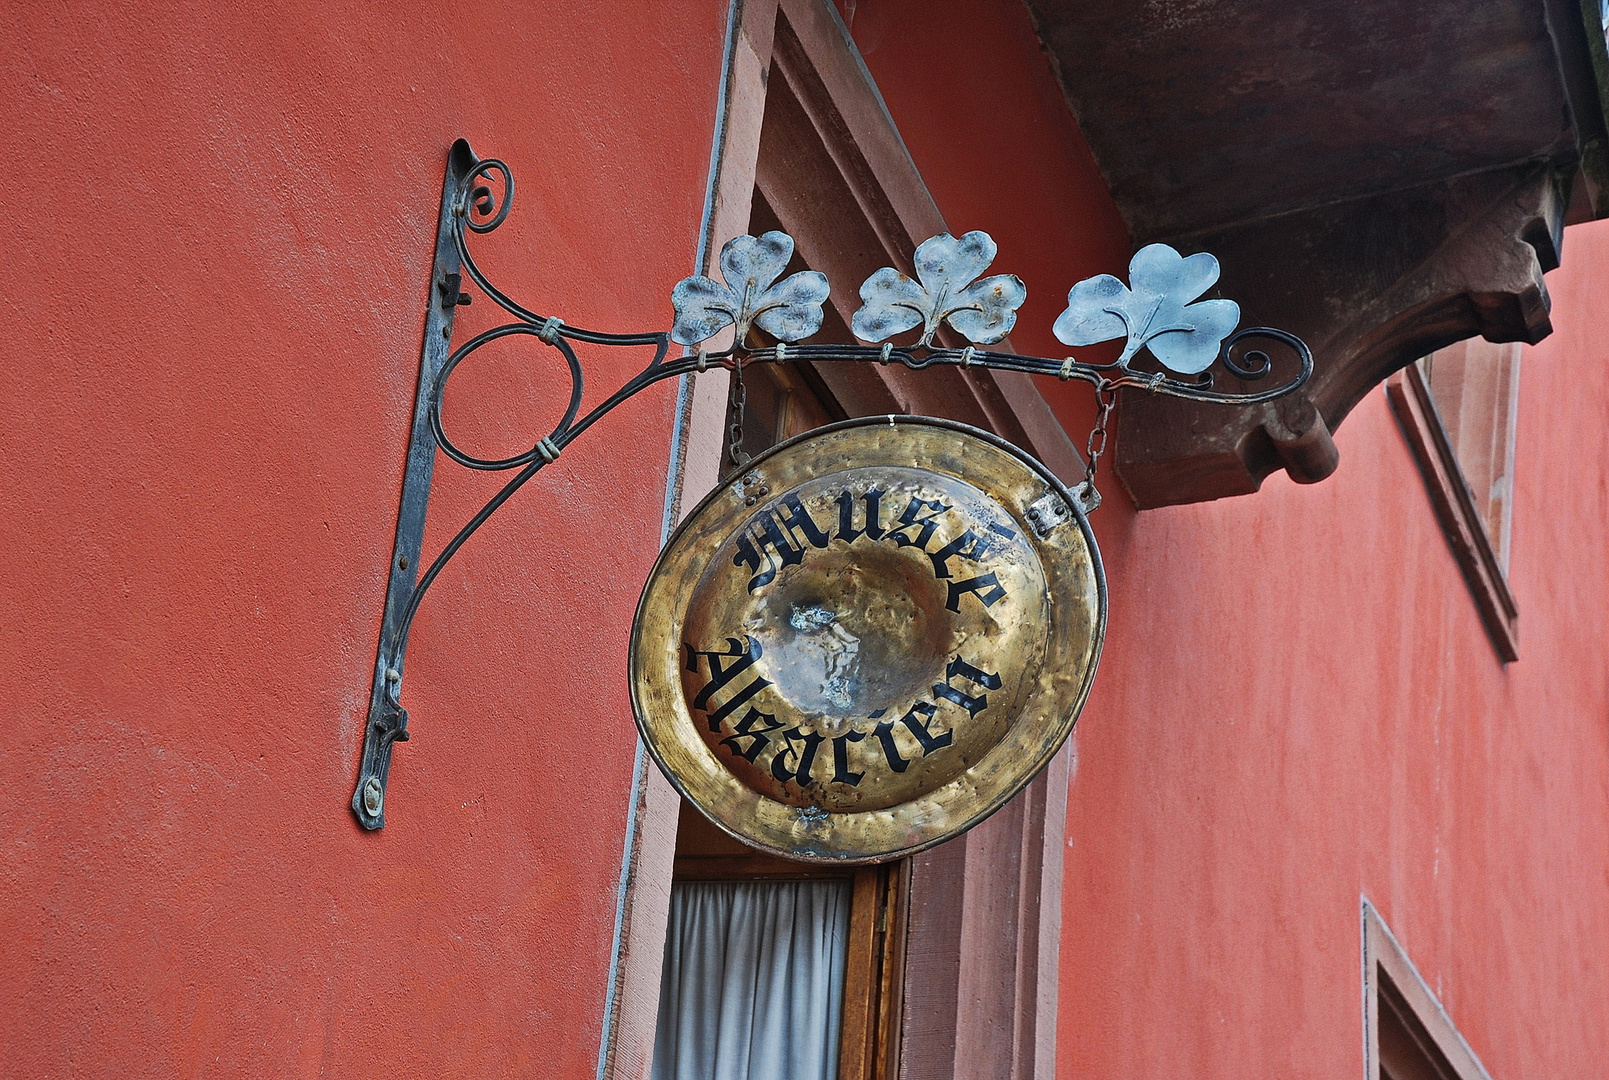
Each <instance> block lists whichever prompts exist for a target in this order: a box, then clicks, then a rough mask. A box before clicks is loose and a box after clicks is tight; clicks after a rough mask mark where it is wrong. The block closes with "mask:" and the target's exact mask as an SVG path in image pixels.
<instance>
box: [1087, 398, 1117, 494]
mask: <svg viewBox="0 0 1609 1080" xmlns="http://www.w3.org/2000/svg"><path fill="white" fill-rule="evenodd" d="M1095 403H1096V406H1097V407H1098V411H1097V412H1096V414H1095V427H1094V428H1093V429H1091V430H1090V433H1089V439H1088V441H1086V442H1085V443H1084V461H1085V463H1086V464H1085V466H1084V482H1083V484H1081V485H1080V497H1081V498H1083V499H1084V500H1085V501H1086V502H1093V503H1094V505H1099V500H1100V494H1099V493H1098V492H1097V491H1096V490H1095V472H1096V470H1097V469H1099V468H1100V464H1101V455H1102V454H1104V453H1106V441H1107V438H1108V435H1107V429H1106V423H1107V420H1108V419H1110V418H1111V415H1112V409H1113V408H1114V407H1115V406H1116V405H1117V388H1116V387H1114V386H1112V385H1111V384H1110V383H1108V382H1106V381H1105V380H1102V382H1101V383H1100V384H1099V385H1097V386H1096V388H1095ZM1092 508H1093V507H1092Z"/></svg>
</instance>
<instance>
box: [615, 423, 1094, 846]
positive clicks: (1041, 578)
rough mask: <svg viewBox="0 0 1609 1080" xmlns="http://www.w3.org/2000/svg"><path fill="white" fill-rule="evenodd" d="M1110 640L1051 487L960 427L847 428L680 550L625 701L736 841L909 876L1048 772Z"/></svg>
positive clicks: (728, 488)
mask: <svg viewBox="0 0 1609 1080" xmlns="http://www.w3.org/2000/svg"><path fill="white" fill-rule="evenodd" d="M1105 620H1106V591H1105V581H1104V578H1103V576H1102V573H1101V565H1100V557H1099V555H1098V553H1097V551H1096V548H1095V542H1094V537H1093V535H1092V534H1091V533H1090V530H1089V525H1088V523H1087V522H1086V521H1085V519H1084V516H1083V514H1082V513H1081V512H1080V511H1079V510H1078V509H1077V507H1076V504H1075V502H1074V500H1073V498H1072V496H1071V495H1070V494H1069V493H1068V491H1067V490H1066V489H1065V488H1064V487H1063V486H1062V484H1061V483H1060V482H1059V481H1057V480H1056V478H1055V477H1053V476H1052V475H1051V474H1050V473H1049V472H1048V471H1047V470H1046V469H1045V468H1044V467H1043V466H1042V465H1040V464H1039V463H1038V462H1036V461H1034V460H1033V459H1031V458H1029V457H1027V456H1026V455H1024V454H1023V453H1022V452H1021V451H1019V450H1017V449H1016V448H1015V447H1012V446H1010V445H1009V444H1007V443H1004V442H1002V441H1000V440H998V439H996V438H995V437H993V436H991V435H988V434H986V433H984V432H981V431H978V430H976V429H973V428H969V427H965V426H964V425H960V424H954V423H949V422H946V421H939V420H928V419H922V418H911V417H879V418H876V419H875V420H854V421H849V422H847V423H844V424H837V425H834V426H832V427H828V428H823V429H821V430H820V431H817V432H814V433H811V434H810V435H807V436H803V437H801V438H799V439H795V440H793V441H792V442H789V443H785V444H783V445H782V446H779V447H777V448H776V449H774V450H772V451H770V452H769V453H767V454H765V455H763V456H762V457H760V458H757V459H756V460H755V461H754V462H752V463H751V464H750V465H749V466H748V467H747V468H746V469H745V470H743V471H742V472H740V473H739V474H737V475H735V476H733V477H732V478H731V479H730V480H728V481H727V482H726V483H725V484H724V485H723V486H721V487H720V488H718V489H717V490H716V491H715V492H713V493H712V494H711V495H710V496H709V498H707V499H705V500H704V502H703V503H701V504H700V505H699V507H698V508H697V509H696V510H694V511H693V513H692V514H691V515H689V516H688V518H687V520H686V521H685V522H683V524H682V526H681V527H680V528H679V529H678V530H677V531H676V533H675V535H674V536H672V537H671V540H670V543H669V544H668V545H667V546H666V548H665V550H664V552H663V553H662V554H661V555H660V558H659V561H658V563H657V564H656V565H655V567H654V571H653V573H652V575H650V577H649V581H648V585H647V587H646V589H645V590H644V592H643V597H642V602H641V604H640V605H639V607H638V611H637V623H636V626H635V628H634V631H633V636H632V702H633V706H634V708H635V710H636V715H637V723H638V725H639V727H640V728H641V730H642V733H643V736H644V738H645V740H646V742H647V744H648V748H649V750H650V751H651V752H652V754H653V756H654V758H655V760H656V761H657V762H658V763H659V765H660V767H661V768H662V769H663V770H664V772H665V774H666V775H667V776H668V777H669V778H670V779H671V781H672V783H674V784H675V785H676V786H677V787H678V788H679V789H680V790H681V792H682V793H683V795H685V796H686V797H687V798H688V799H690V800H691V801H692V802H693V803H694V804H695V805H697V806H698V807H699V809H701V810H702V811H703V812H704V813H705V814H706V815H708V816H709V817H710V818H711V819H712V820H714V821H715V822H716V823H717V824H718V825H720V826H721V827H722V828H724V829H726V830H727V831H728V832H730V833H732V834H733V835H735V836H737V837H738V838H739V839H742V840H744V841H746V842H748V843H750V844H752V845H754V846H756V847H759V848H763V849H766V850H769V851H772V852H775V853H777V854H781V855H785V856H788V857H790V858H796V859H806V860H813V861H826V862H869V861H878V860H883V859H890V858H896V857H898V856H901V855H905V854H909V853H910V852H913V851H917V850H920V849H921V848H924V847H928V846H930V845H932V844H936V843H938V842H940V841H942V840H945V839H948V838H949V837H951V836H954V835H956V834H957V833H960V832H962V831H964V830H965V829H967V828H970V827H971V826H973V825H975V824H977V823H978V822H979V821H981V820H982V819H983V818H984V817H986V816H988V815H989V814H990V813H992V812H993V811H995V810H996V809H998V808H999V807H1000V806H1001V805H1003V804H1004V803H1005V802H1006V800H1008V799H1009V798H1011V796H1012V795H1014V794H1016V793H1017V792H1018V791H1019V790H1021V788H1022V787H1023V786H1024V785H1025V784H1027V783H1028V782H1029V781H1030V780H1032V779H1033V777H1034V776H1035V775H1036V774H1038V772H1039V771H1040V770H1041V769H1042V768H1044V766H1045V765H1046V764H1047V763H1048V762H1049V761H1050V758H1051V756H1052V755H1053V754H1054V753H1055V752H1056V750H1057V749H1058V748H1059V747H1060V746H1061V744H1062V743H1063V742H1064V741H1065V740H1066V738H1067V736H1068V734H1069V733H1070V732H1071V731H1072V728H1073V723H1074V721H1075V720H1076V719H1077V718H1078V713H1079V710H1080V709H1081V708H1082V707H1083V704H1084V699H1085V697H1086V696H1087V695H1088V693H1089V687H1090V682H1091V680H1092V678H1093V676H1094V672H1095V665H1096V661H1097V660H1098V659H1099V656H1100V648H1101V636H1102V632H1103V630H1104V628H1105Z"/></svg>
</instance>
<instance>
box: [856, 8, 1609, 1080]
mask: <svg viewBox="0 0 1609 1080" xmlns="http://www.w3.org/2000/svg"><path fill="white" fill-rule="evenodd" d="M843 7H844V9H845V10H846V12H848V11H850V6H848V5H843ZM852 14H853V23H852V27H853V32H854V34H855V36H856V38H857V40H858V41H859V42H860V44H861V47H862V49H863V51H864V52H865V53H866V57H867V63H868V66H869V67H870V68H871V70H872V72H873V74H874V75H875V77H876V78H877V80H878V84H879V87H880V89H881V90H882V92H883V95H884V97H885V99H886V100H887V101H888V104H889V108H890V111H891V112H892V114H893V116H894V118H895V121H896V122H897V123H898V124H899V125H900V128H901V130H902V132H903V133H904V135H905V137H906V140H907V143H908V145H909V146H910V149H911V152H912V155H913V157H914V158H915V160H916V163H917V165H918V167H919V168H920V169H921V171H922V173H923V176H924V178H925V179H926V180H927V183H928V185H929V187H930V188H931V189H932V191H933V192H934V195H935V198H936V199H937V200H938V203H939V206H940V208H941V209H942V210H943V211H944V213H945V215H946V219H947V221H948V222H949V224H950V226H951V228H952V229H953V230H956V231H959V230H961V229H972V228H982V229H985V230H988V231H989V232H991V233H992V234H993V235H994V236H995V237H997V238H998V239H999V241H1000V251H1001V254H1000V258H999V259H998V260H997V263H996V267H997V269H1001V270H1011V271H1014V272H1016V273H1018V274H1020V275H1021V276H1022V277H1023V278H1024V279H1025V280H1026V281H1027V282H1028V284H1029V300H1028V303H1027V304H1025V305H1024V307H1023V311H1022V318H1021V320H1020V321H1019V324H1018V328H1017V330H1016V331H1014V332H1013V335H1012V338H1013V341H1014V343H1015V344H1017V345H1018V347H1019V348H1023V349H1026V350H1050V351H1049V352H1048V353H1046V355H1056V354H1057V353H1059V352H1060V351H1061V347H1060V346H1059V345H1057V344H1056V343H1055V342H1054V340H1053V339H1052V338H1051V336H1050V334H1049V332H1048V331H1049V325H1050V322H1051V320H1052V319H1053V318H1054V317H1055V314H1056V313H1057V312H1058V311H1059V310H1060V307H1061V305H1062V303H1063V302H1064V299H1065V296H1066V291H1065V290H1066V288H1067V286H1068V285H1070V284H1071V283H1072V282H1073V281H1075V280H1077V279H1078V278H1079V277H1081V276H1083V275H1085V274H1089V273H1096V272H1101V271H1106V272H1114V273H1123V272H1124V267H1125V265H1126V263H1127V256H1128V250H1129V249H1128V246H1127V240H1126V238H1125V237H1124V236H1123V233H1122V228H1121V225H1120V223H1119V222H1118V219H1117V217H1116V214H1115V212H1114V210H1113V208H1112V205H1111V203H1110V201H1109V200H1108V199H1107V197H1106V195H1105V192H1104V188H1103V187H1101V186H1100V184H1099V180H1098V178H1096V175H1095V173H1094V170H1093V163H1092V161H1091V160H1090V158H1089V156H1088V151H1087V149H1086V148H1085V147H1084V145H1083V144H1082V142H1081V140H1080V139H1079V137H1078V134H1077V130H1076V126H1075V125H1074V123H1073V121H1072V118H1071V117H1070V115H1069V113H1068V111H1067V109H1066V106H1065V104H1064V103H1063V102H1062V101H1061V99H1060V98H1059V97H1058V96H1056V95H1055V94H1054V83H1053V80H1052V77H1051V76H1050V75H1049V73H1048V72H1047V71H1046V70H1045V67H1044V64H1043V60H1042V58H1041V57H1040V54H1039V51H1038V47H1037V42H1036V41H1035V39H1034V38H1033V36H1032V29H1031V27H1030V26H1029V23H1028V19H1027V16H1026V14H1025V12H1024V11H1023V9H1022V8H1021V7H1020V5H1016V4H1011V3H1007V2H1004V0H1002V2H1001V3H998V4H976V3H966V2H962V0H948V2H942V3H923V2H917V0H867V2H863V3H860V4H857V5H854V6H853V10H852ZM1606 282H1609V223H1600V224H1595V225H1589V226H1580V227H1575V228H1571V229H1569V230H1568V231H1567V233H1566V242H1565V250H1564V266H1563V268H1562V269H1560V270H1559V271H1557V272H1555V273H1553V274H1551V275H1550V276H1549V286H1550V288H1551V289H1552V292H1553V298H1554V306H1553V319H1554V324H1555V327H1556V332H1555V334H1554V336H1553V337H1552V338H1550V339H1548V340H1547V341H1545V342H1544V343H1543V344H1542V345H1541V346H1540V347H1538V348H1535V349H1529V350H1527V351H1526V355H1525V359H1524V361H1523V367H1522V385H1521V390H1520V416H1519V429H1518V430H1519V436H1518V438H1519V443H1518V450H1517V453H1516V480H1515V510H1514V526H1513V555H1512V565H1511V571H1510V582H1511V584H1512V586H1513V590H1514V592H1515V595H1516V597H1517V598H1518V602H1519V605H1520V611H1521V615H1520V628H1521V629H1520V642H1521V644H1520V649H1521V654H1522V658H1521V660H1520V661H1519V662H1517V663H1515V664H1511V665H1508V666H1507V667H1504V666H1503V665H1501V664H1500V663H1499V662H1498V660H1497V658H1496V654H1495V653H1494V651H1493V649H1492V647H1491V645H1490V644H1489V642H1488V640H1487V638H1486V635H1485V631H1484V629H1483V627H1482V624H1481V622H1480V620H1479V617H1478V615H1477V613H1476V609H1475V606H1474V603H1473V601H1472V600H1471V598H1470V595H1469V593H1468V590H1467V589H1466V587H1465V585H1464V583H1463V580H1462V578H1461V577H1460V574H1459V570H1458V567H1457V565H1456V563H1455V562H1454V560H1453V556H1452V553H1451V551H1450V549H1449V548H1448V545H1447V543H1446V541H1445V539H1444V538H1443V536H1442V534H1441V532H1440V530H1439V528H1438V526H1437V523H1436V520H1435V518H1434V516H1433V513H1432V510H1431V506H1430V502H1429V499H1428V497H1427V495H1426V492H1425V489H1424V486H1423V484H1422V482H1421V481H1420V478H1419V476H1418V473H1417V472H1416V469H1415V465H1414V462H1413V459H1412V457H1411V456H1410V453H1409V451H1408V447H1407V444H1406V442H1405V440H1404V439H1403V437H1402V435H1401V433H1400V432H1399V431H1398V429H1397V427H1396V423H1395V420H1394V418H1393V415H1392V413H1391V410H1390V408H1389V407H1388V405H1387V402H1386V400H1385V397H1384V394H1383V392H1376V393H1374V394H1371V395H1370V396H1369V397H1368V398H1367V399H1366V400H1365V401H1364V402H1363V403H1362V404H1360V405H1359V406H1358V408H1357V409H1356V410H1355V411H1354V412H1353V413H1352V415H1351V416H1350V417H1349V418H1348V419H1347V421H1346V422H1345V424H1344V425H1343V426H1342V428H1341V429H1340V431H1339V432H1338V433H1337V436H1336V439H1337V443H1338V444H1339V446H1340V448H1341V455H1342V457H1341V468H1340V472H1339V473H1338V474H1336V476H1334V477H1333V478H1332V479H1330V480H1328V481H1326V482H1324V483H1323V484H1320V485H1318V486H1316V487H1306V488H1304V487H1297V486H1296V485H1294V484H1291V483H1290V482H1288V481H1287V480H1285V479H1284V478H1283V475H1282V474H1281V475H1280V476H1279V477H1276V478H1273V479H1271V480H1269V481H1268V482H1267V483H1266V484H1265V485H1264V489H1263V491H1262V492H1261V493H1260V494H1259V495H1257V496H1255V497H1252V498H1242V499H1232V500H1226V501H1223V502H1219V503H1212V504H1206V505H1199V506H1187V507H1178V508H1171V509H1164V510H1154V511H1148V512H1146V513H1144V514H1137V513H1136V512H1135V511H1134V510H1133V508H1132V505H1131V504H1129V503H1128V501H1127V500H1126V499H1125V498H1124V497H1123V495H1122V494H1121V491H1120V486H1119V484H1118V483H1117V482H1116V481H1115V480H1113V479H1111V478H1110V476H1109V474H1108V478H1107V479H1106V480H1105V482H1104V484H1103V490H1105V491H1106V492H1107V501H1106V503H1105V505H1103V507H1102V508H1101V510H1100V511H1099V512H1097V513H1096V514H1095V521H1094V524H1095V530H1096V532H1097V534H1098V536H1099V538H1100V542H1101V545H1102V551H1103V553H1104V555H1105V559H1106V571H1107V576H1108V581H1109V584H1110V588H1111V622H1110V627H1109V630H1108V633H1107V643H1106V650H1105V655H1104V657H1103V660H1102V664H1101V671H1100V674H1099V676H1098V678H1097V680H1096V685H1095V691H1094V693H1093V695H1092V697H1091V699H1090V703H1089V706H1088V708H1087V710H1086V711H1085V714H1084V716H1083V718H1082V720H1081V721H1080V723H1079V727H1078V731H1077V733H1076V735H1075V740H1076V746H1077V753H1078V758H1077V766H1076V774H1075V777H1074V780H1073V784H1072V788H1071V792H1070V798H1069V812H1068V836H1069V840H1068V850H1067V863H1066V876H1065V889H1064V901H1063V913H1064V920H1065V921H1064V924H1063V931H1062V952H1061V959H1062V966H1061V978H1060V1024H1059V1047H1060V1052H1059V1065H1060V1072H1061V1075H1065V1076H1070V1077H1071V1076H1077V1077H1113V1078H1117V1077H1137V1076H1138V1077H1163V1076H1169V1077H1172V1076H1199V1077H1206V1076H1217V1077H1280V1078H1282V1080H1284V1078H1293V1080H1294V1078H1300V1077H1312V1078H1315V1080H1317V1078H1320V1077H1324V1078H1333V1077H1345V1076H1359V1075H1361V1070H1362V1066H1363V1060H1362V1057H1363V1029H1362V1005H1361V958H1360V952H1361V943H1360V931H1359V902H1360V897H1362V896H1367V897H1368V898H1369V899H1370V900H1371V901H1373V902H1374V904H1375V905H1376V906H1377V907H1378V908H1379V910H1380V912H1381V913H1382V915H1383V916H1384V918H1385V919H1386V921H1387V923H1388V924H1389V925H1390V926H1391V927H1392V928H1393V930H1394V931H1395V932H1396V933H1397V935H1398V937H1399V938H1400V940H1401V942H1402V944H1403V945H1404V947H1405V948H1406V949H1407V951H1408V953H1409V955H1410V956H1411V957H1412V959H1413V960H1414V961H1415V963H1416V964H1417V965H1418V967H1419V969H1420V971H1421V972H1422V973H1423V974H1424V976H1425V978H1426V979H1427V980H1428V981H1429V983H1430V985H1431V987H1432V989H1433V990H1435V991H1436V993H1437V994H1439V995H1440V998H1441V1000H1442V1002H1443V1004H1444V1005H1445V1006H1446V1007H1447V1009H1448V1011H1449V1012H1450V1014H1451V1016H1452V1018H1453V1020H1454V1021H1455V1022H1456V1023H1457V1024H1458V1026H1459V1027H1460V1029H1461V1030H1462V1032H1463V1033H1464V1035H1465V1037H1466V1038H1467V1039H1468V1041H1469V1042H1470V1043H1471V1045H1472V1046H1473V1047H1474V1049H1475V1050H1476V1052H1477V1053H1478V1054H1480V1055H1481V1057H1482V1059H1483V1060H1484V1062H1485V1064H1486V1065H1487V1067H1488V1069H1489V1070H1490V1071H1491V1073H1492V1075H1493V1077H1494V1078H1495V1080H1524V1078H1530V1077H1563V1076H1583V1077H1584V1076H1603V1075H1609V963H1606V957H1609V674H1606V672H1609V662H1606V642H1609V636H1606V630H1609V625H1606V623H1609V573H1606V572H1605V569H1604V567H1605V564H1606V559H1609V344H1606V343H1605V341H1604V340H1603V335H1602V333H1601V326H1602V322H1603V318H1604V315H1605V313H1606V309H1609V285H1606V284H1605V283H1606ZM1046 393H1047V397H1050V398H1051V400H1052V402H1053V403H1054V404H1056V405H1057V406H1058V407H1059V408H1060V409H1061V411H1062V415H1063V416H1064V418H1065V419H1066V422H1067V426H1068V429H1069V431H1070V432H1072V433H1073V435H1074V438H1075V441H1081V435H1082V433H1083V432H1084V431H1087V430H1088V427H1089V424H1090V420H1091V418H1092V416H1093V412H1092V410H1091V408H1090V406H1089V404H1088V402H1087V397H1088V391H1087V389H1085V388H1083V387H1077V386H1074V387H1071V389H1070V391H1069V390H1067V389H1066V388H1062V387H1058V386H1055V385H1054V384H1051V385H1049V386H1047V387H1046Z"/></svg>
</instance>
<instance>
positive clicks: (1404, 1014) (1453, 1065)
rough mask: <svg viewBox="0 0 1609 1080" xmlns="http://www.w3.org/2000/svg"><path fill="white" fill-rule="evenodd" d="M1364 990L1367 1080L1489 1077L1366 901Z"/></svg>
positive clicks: (1473, 1079) (1488, 1079) (1472, 1079)
mask: <svg viewBox="0 0 1609 1080" xmlns="http://www.w3.org/2000/svg"><path fill="white" fill-rule="evenodd" d="M1363 990H1364V1024H1365V1031H1364V1045H1365V1047H1366V1051H1365V1052H1366V1054H1367V1057H1368V1061H1367V1063H1366V1072H1365V1076H1366V1078H1367V1080H1491V1076H1490V1075H1489V1074H1488V1073H1487V1072H1486V1068H1485V1066H1483V1065H1482V1064H1481V1063H1480V1059H1479V1058H1478V1057H1476V1056H1475V1052H1474V1051H1473V1050H1471V1049H1470V1048H1469V1044H1468V1043H1466V1042H1465V1041H1464V1037H1463V1036H1462V1035H1460V1034H1459V1033H1458V1028H1457V1027H1455V1026H1454V1025H1453V1022H1452V1020H1451V1018H1449V1017H1448V1015H1447V1012H1446V1010H1444V1009H1443V1008H1442V1007H1441V1003H1440V1002H1439V1001H1437V1000H1436V996H1435V995H1434V994H1432V993H1431V992H1430V987H1429V986H1427V985H1426V984H1425V980H1424V979H1423V978H1421V977H1420V975H1419V972H1418V971H1417V970H1416V969H1415V968H1414V966H1413V962H1412V961H1410V960H1409V959H1408V954H1407V953H1405V952H1403V949H1402V946H1401V945H1399V944H1398V943H1397V939H1396V938H1395V937H1394V936H1393V935H1392V933H1391V931H1390V930H1389V929H1387V928H1386V924H1385V921H1384V920H1382V919H1381V918H1380V913H1379V912H1377V911H1375V909H1374V905H1372V904H1370V903H1369V902H1368V901H1367V900H1365V901H1364V902H1363Z"/></svg>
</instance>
